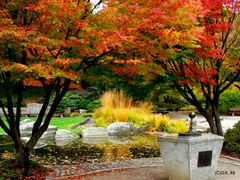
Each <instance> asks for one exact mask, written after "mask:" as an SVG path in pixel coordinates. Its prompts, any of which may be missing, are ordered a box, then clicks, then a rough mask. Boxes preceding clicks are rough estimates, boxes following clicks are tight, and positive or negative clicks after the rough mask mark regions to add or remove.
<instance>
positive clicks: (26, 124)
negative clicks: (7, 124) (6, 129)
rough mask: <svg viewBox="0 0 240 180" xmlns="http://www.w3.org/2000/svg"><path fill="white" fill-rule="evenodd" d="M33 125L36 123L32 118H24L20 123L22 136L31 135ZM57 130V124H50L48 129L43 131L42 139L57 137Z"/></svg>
mask: <svg viewBox="0 0 240 180" xmlns="http://www.w3.org/2000/svg"><path fill="white" fill-rule="evenodd" d="M33 125H34V122H33V121H32V120H31V119H25V120H23V121H22V122H21V123H20V133H21V137H31V135H32V129H33ZM56 131H57V126H48V129H47V131H45V132H44V133H43V135H42V137H41V139H44V138H55V134H56Z"/></svg>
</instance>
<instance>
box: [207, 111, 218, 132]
mask: <svg viewBox="0 0 240 180" xmlns="http://www.w3.org/2000/svg"><path fill="white" fill-rule="evenodd" d="M204 117H205V119H206V120H207V122H208V124H209V127H210V131H211V133H212V134H218V131H217V127H216V124H215V122H214V120H213V118H212V115H211V114H209V113H207V115H204Z"/></svg>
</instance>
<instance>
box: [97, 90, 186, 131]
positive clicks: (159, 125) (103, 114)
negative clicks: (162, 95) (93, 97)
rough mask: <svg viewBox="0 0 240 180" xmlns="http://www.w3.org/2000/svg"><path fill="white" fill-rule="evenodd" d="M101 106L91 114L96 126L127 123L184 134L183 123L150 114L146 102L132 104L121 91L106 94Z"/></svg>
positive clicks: (150, 108) (150, 107)
mask: <svg viewBox="0 0 240 180" xmlns="http://www.w3.org/2000/svg"><path fill="white" fill-rule="evenodd" d="M100 100H101V104H102V106H101V107H99V108H97V109H96V110H95V111H94V113H93V119H94V120H95V122H96V124H97V126H101V127H107V126H108V125H109V124H111V123H113V122H129V123H131V124H133V125H134V126H136V127H141V126H147V127H148V130H149V131H166V132H170V133H171V132H186V131H187V128H186V125H185V123H184V122H183V121H180V120H174V121H173V120H170V119H169V118H168V117H167V116H163V115H157V114H153V113H152V105H151V104H150V103H148V102H141V103H137V104H134V103H133V100H132V99H131V98H127V97H126V96H124V94H123V92H122V91H110V92H106V93H105V94H104V95H103V96H102V97H101V99H100Z"/></svg>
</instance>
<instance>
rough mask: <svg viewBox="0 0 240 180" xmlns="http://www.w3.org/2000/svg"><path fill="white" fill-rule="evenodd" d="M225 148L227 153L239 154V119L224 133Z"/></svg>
mask: <svg viewBox="0 0 240 180" xmlns="http://www.w3.org/2000/svg"><path fill="white" fill-rule="evenodd" d="M224 138H225V146H224V148H225V150H227V151H228V152H229V153H237V154H240V121H238V123H236V124H235V125H234V126H233V128H232V129H228V130H227V132H226V133H225V134H224Z"/></svg>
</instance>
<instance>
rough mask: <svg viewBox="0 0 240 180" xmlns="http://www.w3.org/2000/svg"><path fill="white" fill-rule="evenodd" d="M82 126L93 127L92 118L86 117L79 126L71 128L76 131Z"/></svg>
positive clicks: (94, 124)
mask: <svg viewBox="0 0 240 180" xmlns="http://www.w3.org/2000/svg"><path fill="white" fill-rule="evenodd" d="M82 126H88V127H94V126H96V123H95V121H93V120H92V118H90V117H88V118H86V119H85V120H84V121H83V122H80V123H79V124H77V125H74V126H72V128H73V129H78V128H80V127H82Z"/></svg>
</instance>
